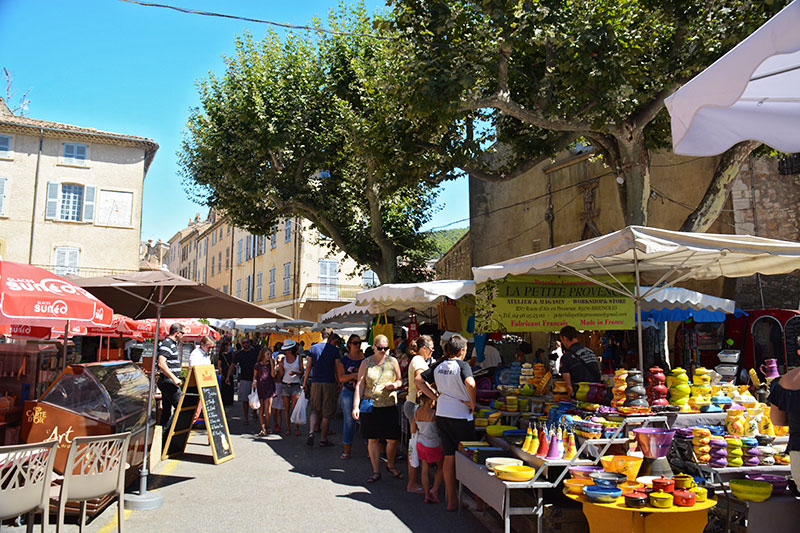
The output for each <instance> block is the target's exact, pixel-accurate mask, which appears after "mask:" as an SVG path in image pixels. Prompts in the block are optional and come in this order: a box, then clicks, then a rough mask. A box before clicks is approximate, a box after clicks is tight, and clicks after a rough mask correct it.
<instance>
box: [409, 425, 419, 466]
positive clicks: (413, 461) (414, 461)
mask: <svg viewBox="0 0 800 533" xmlns="http://www.w3.org/2000/svg"><path fill="white" fill-rule="evenodd" d="M417 435H418V434H417V433H412V434H411V438H410V439H408V463H409V464H410V465H411V468H419V453H418V452H417Z"/></svg>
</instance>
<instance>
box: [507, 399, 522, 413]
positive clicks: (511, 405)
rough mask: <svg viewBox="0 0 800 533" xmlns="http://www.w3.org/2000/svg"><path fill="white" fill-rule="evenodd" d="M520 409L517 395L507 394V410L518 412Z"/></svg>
mask: <svg viewBox="0 0 800 533" xmlns="http://www.w3.org/2000/svg"><path fill="white" fill-rule="evenodd" d="M518 409H519V403H518V402H517V397H516V396H506V411H511V412H512V413H516V412H517V410H518Z"/></svg>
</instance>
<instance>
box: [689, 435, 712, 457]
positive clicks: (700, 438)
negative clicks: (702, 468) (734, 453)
mask: <svg viewBox="0 0 800 533" xmlns="http://www.w3.org/2000/svg"><path fill="white" fill-rule="evenodd" d="M710 442H711V431H709V429H708V428H693V429H692V448H693V449H694V454H695V456H696V457H697V462H698V463H700V464H708V462H709V461H710V460H711V455H710V454H711V445H710V444H709V443H710Z"/></svg>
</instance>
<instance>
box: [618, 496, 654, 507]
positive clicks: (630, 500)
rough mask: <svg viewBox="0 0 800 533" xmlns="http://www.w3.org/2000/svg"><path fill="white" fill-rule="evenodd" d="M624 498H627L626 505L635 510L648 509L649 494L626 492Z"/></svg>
mask: <svg viewBox="0 0 800 533" xmlns="http://www.w3.org/2000/svg"><path fill="white" fill-rule="evenodd" d="M623 496H625V505H627V506H628V507H633V508H634V509H641V508H642V507H646V506H647V500H648V499H649V498H648V496H647V494H642V493H641V492H626V493H624V494H623Z"/></svg>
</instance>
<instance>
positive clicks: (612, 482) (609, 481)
mask: <svg viewBox="0 0 800 533" xmlns="http://www.w3.org/2000/svg"><path fill="white" fill-rule="evenodd" d="M589 477H590V478H592V480H593V481H594V484H595V485H598V486H600V487H608V488H617V485H619V484H620V483H623V482H624V481H626V480H627V479H628V476H626V475H625V474H618V473H617V472H593V473H591V474H589Z"/></svg>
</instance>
